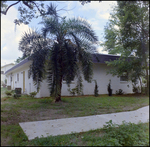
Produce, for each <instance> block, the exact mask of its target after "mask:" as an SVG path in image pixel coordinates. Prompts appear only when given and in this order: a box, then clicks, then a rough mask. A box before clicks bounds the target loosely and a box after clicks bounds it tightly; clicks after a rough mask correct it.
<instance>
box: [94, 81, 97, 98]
mask: <svg viewBox="0 0 150 147" xmlns="http://www.w3.org/2000/svg"><path fill="white" fill-rule="evenodd" d="M94 81H95V89H94V95H95V97H97V96H98V85H97V82H96V80H94Z"/></svg>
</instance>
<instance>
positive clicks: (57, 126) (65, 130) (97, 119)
mask: <svg viewBox="0 0 150 147" xmlns="http://www.w3.org/2000/svg"><path fill="white" fill-rule="evenodd" d="M109 120H112V122H113V123H116V124H122V121H126V122H131V123H136V124H137V123H138V122H143V123H146V122H149V106H146V107H143V108H140V109H138V110H135V111H128V112H119V113H111V114H102V115H92V116H85V117H73V118H64V119H55V120H45V121H34V122H22V123H19V125H20V126H21V127H22V129H23V131H24V132H25V134H26V135H27V136H28V139H29V140H32V139H34V138H36V137H39V138H40V137H42V136H43V137H47V136H50V135H52V136H57V135H63V134H70V133H72V132H74V133H75V132H76V133H79V132H85V131H89V130H94V129H98V128H103V125H105V124H106V122H108V121H109Z"/></svg>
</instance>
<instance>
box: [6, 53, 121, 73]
mask: <svg viewBox="0 0 150 147" xmlns="http://www.w3.org/2000/svg"><path fill="white" fill-rule="evenodd" d="M119 57H120V56H118V55H110V54H98V53H95V54H92V60H93V62H94V63H105V61H110V60H111V61H113V60H117V59H119ZM27 62H29V60H28V58H26V59H24V60H23V61H21V62H20V63H18V64H16V65H15V66H13V67H12V68H10V69H9V70H7V71H6V72H5V74H7V73H9V72H10V71H12V70H14V69H16V68H18V67H20V66H22V65H24V64H25V63H27Z"/></svg>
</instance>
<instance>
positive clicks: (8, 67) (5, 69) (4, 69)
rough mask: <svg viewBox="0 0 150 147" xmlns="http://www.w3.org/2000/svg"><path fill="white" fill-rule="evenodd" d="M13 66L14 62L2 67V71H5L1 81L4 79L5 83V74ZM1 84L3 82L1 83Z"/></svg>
mask: <svg viewBox="0 0 150 147" xmlns="http://www.w3.org/2000/svg"><path fill="white" fill-rule="evenodd" d="M13 66H14V65H13V64H8V65H4V66H2V67H1V71H4V74H1V81H2V82H3V83H5V79H7V78H6V76H5V72H6V71H7V70H8V69H10V68H12V67H13ZM1 84H2V83H1Z"/></svg>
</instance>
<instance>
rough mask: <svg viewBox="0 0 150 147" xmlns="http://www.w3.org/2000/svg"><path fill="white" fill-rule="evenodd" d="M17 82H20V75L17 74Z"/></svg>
mask: <svg viewBox="0 0 150 147" xmlns="http://www.w3.org/2000/svg"><path fill="white" fill-rule="evenodd" d="M17 81H19V73H18V74H17Z"/></svg>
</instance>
